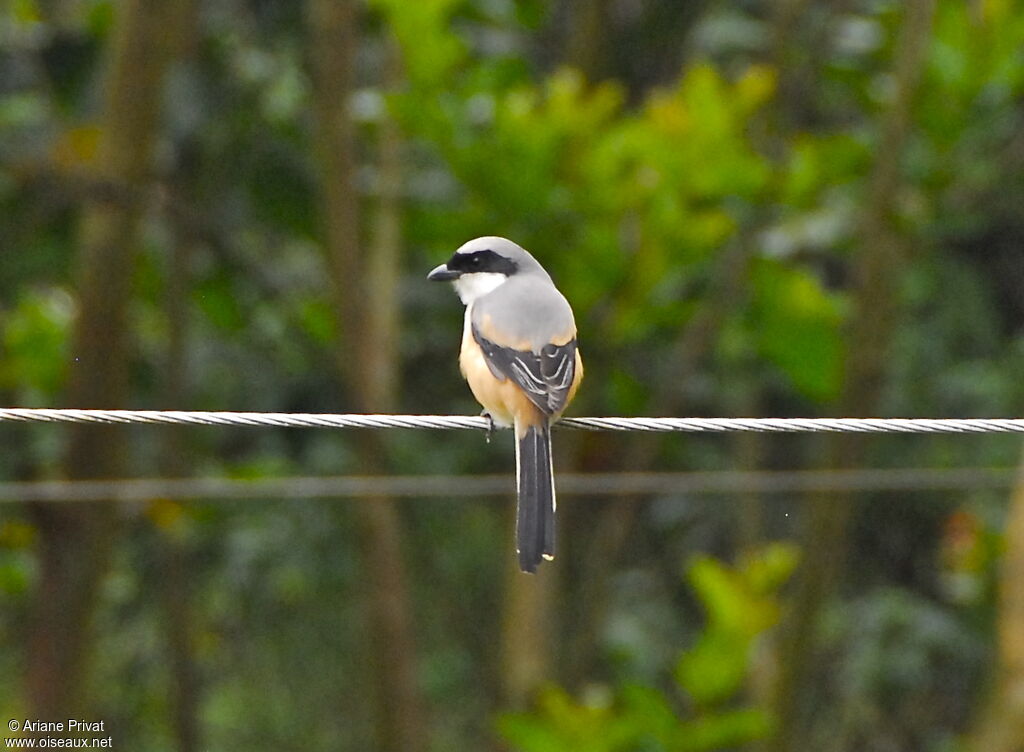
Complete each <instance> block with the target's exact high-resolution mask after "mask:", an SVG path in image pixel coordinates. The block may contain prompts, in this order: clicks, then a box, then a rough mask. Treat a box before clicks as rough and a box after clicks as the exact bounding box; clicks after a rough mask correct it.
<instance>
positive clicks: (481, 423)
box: [0, 408, 1024, 433]
mask: <svg viewBox="0 0 1024 752" xmlns="http://www.w3.org/2000/svg"><path fill="white" fill-rule="evenodd" d="M0 422H20V423H156V424H164V425H215V426H275V427H289V428H429V429H437V430H449V429H477V430H486V429H487V427H488V424H487V419H486V418H482V417H477V416H468V415H356V414H330V413H260V412H201V411H185V410H65V409H60V410H56V409H38V408H0ZM558 424H559V425H560V426H562V427H565V428H575V429H582V430H589V431H655V432H672V431H678V432H685V433H709V432H710V433H726V432H729V433H734V432H742V431H752V432H758V433H822V432H826V433H1024V419H1022V418H948V419H947V418H563V419H561V420H560V421H559V423H558Z"/></svg>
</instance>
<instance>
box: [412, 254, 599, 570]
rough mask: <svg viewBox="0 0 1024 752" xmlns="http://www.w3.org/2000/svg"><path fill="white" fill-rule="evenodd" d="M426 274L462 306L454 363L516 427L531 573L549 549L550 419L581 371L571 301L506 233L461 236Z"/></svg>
mask: <svg viewBox="0 0 1024 752" xmlns="http://www.w3.org/2000/svg"><path fill="white" fill-rule="evenodd" d="M427 279H428V280H431V281H434V282H451V283H452V285H453V286H454V288H455V292H456V293H458V296H459V298H460V299H461V300H462V303H463V304H464V305H465V306H466V313H465V323H464V325H463V331H462V347H461V350H460V352H459V368H460V370H461V371H462V375H463V377H464V378H465V379H466V382H467V383H468V384H469V388H470V391H471V392H472V393H473V396H474V397H476V400H477V401H478V402H479V403H480V405H481V406H482V407H483V415H484V416H485V417H487V418H488V420H489V424H488V425H489V426H498V427H501V428H513V429H514V431H515V447H516V497H517V505H516V551H517V554H518V560H519V568H520V569H521V570H522V571H523V572H530V573H533V572H536V570H537V567H538V565H539V564H540V563H541V562H542V561H544V560H547V561H550V560H552V559H554V556H555V506H556V502H555V483H554V471H553V467H552V461H551V425H552V423H553V422H554V421H556V420H557V419H558V418H559V416H561V414H562V412H563V411H564V410H565V408H566V407H567V406H568V405H569V403H570V402H571V401H572V399H573V397H574V396H575V395H576V390H577V389H578V388H579V385H580V381H581V380H582V378H583V360H582V358H581V357H580V351H579V346H578V344H577V337H576V321H575V318H574V317H573V312H572V308H571V307H570V305H569V302H568V301H567V300H566V299H565V296H564V295H562V293H560V292H559V291H558V288H556V287H555V283H554V282H553V281H552V279H551V276H550V275H549V274H548V273H547V272H546V271H545V270H544V267H543V266H541V265H540V262H538V261H537V259H535V258H534V257H533V256H532V255H530V253H529V252H527V251H526V249H524V248H522V247H521V246H519V245H517V244H516V243H514V242H512V241H511V240H508V239H507V238H502V237H496V236H485V237H480V238H474V239H473V240H470V241H468V242H467V243H465V244H463V245H462V246H461V247H459V249H458V250H456V251H455V253H453V254H452V257H451V258H450V259H448V261H447V262H445V263H443V264H440V265H438V266H436V267H435V268H434V269H432V270H431V272H430V273H429V274H428V275H427Z"/></svg>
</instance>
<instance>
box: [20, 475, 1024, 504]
mask: <svg viewBox="0 0 1024 752" xmlns="http://www.w3.org/2000/svg"><path fill="white" fill-rule="evenodd" d="M1014 475H1015V471H1014V470H1013V469H1011V468H981V467H964V468H889V469H863V470H788V471H762V470H759V471H735V470H719V471H710V472H647V473H631V472H624V473H559V474H558V479H557V481H558V492H559V493H560V494H565V495H575V496H590V497H594V496H617V495H621V494H645V495H652V496H681V495H695V494H738V493H759V494H785V493H806V492H811V491H825V492H837V491H859V492H867V491H905V492H906V491H914V492H920V491H964V490H971V489H1001V488H1006V487H1008V486H1010V485H1012V483H1013V482H1014ZM514 490H515V483H514V480H513V478H512V475H511V473H508V474H502V475H468V476H463V475H375V476H366V475H363V476H359V475H355V476H351V475H350V476H320V477H290V478H259V479H250V480H247V479H239V478H131V479H123V480H81V481H64V480H51V481H12V482H7V483H0V503H5V502H29V501H45V502H67V501H70V502H74V501H108V500H109V501H125V502H127V501H150V500H153V499H165V500H176V501H187V500H192V499H204V500H232V499H234V500H257V499H331V498H334V499H341V498H353V497H365V498H373V497H380V496H386V497H391V498H396V497H401V498H411V497H417V498H426V497H439V498H462V497H480V496H503V495H510V494H512V493H513V492H514Z"/></svg>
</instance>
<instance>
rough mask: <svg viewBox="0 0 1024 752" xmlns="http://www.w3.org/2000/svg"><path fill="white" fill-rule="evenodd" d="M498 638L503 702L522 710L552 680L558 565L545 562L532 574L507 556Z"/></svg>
mask: <svg viewBox="0 0 1024 752" xmlns="http://www.w3.org/2000/svg"><path fill="white" fill-rule="evenodd" d="M507 559H508V568H507V574H506V579H505V582H506V586H505V597H504V609H505V613H504V615H503V619H504V621H503V624H502V639H501V681H502V688H501V689H502V704H503V707H504V708H505V709H508V710H524V709H525V708H526V707H527V706H528V704H529V701H530V698H531V697H532V696H533V693H534V692H535V691H536V690H537V689H539V688H540V687H541V686H542V685H543V684H544V683H546V682H550V681H552V671H551V667H552V660H551V659H552V633H553V631H554V630H553V624H552V621H553V620H554V619H555V618H556V614H555V613H554V605H555V604H556V603H557V600H556V598H555V594H556V592H557V585H558V581H557V576H558V572H559V570H558V568H557V567H556V566H555V565H552V564H548V565H547V566H542V567H540V568H539V569H538V570H537V573H536V574H534V575H525V574H523V573H522V572H520V571H519V566H518V564H517V562H516V560H515V557H513V556H509V557H507Z"/></svg>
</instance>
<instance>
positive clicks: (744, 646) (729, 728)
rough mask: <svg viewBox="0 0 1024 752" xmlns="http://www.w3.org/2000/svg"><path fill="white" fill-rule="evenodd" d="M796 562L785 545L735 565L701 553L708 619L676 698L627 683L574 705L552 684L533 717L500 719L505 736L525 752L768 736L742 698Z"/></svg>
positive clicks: (698, 577) (697, 585)
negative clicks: (740, 698) (740, 696)
mask: <svg viewBox="0 0 1024 752" xmlns="http://www.w3.org/2000/svg"><path fill="white" fill-rule="evenodd" d="M796 559H797V554H796V551H795V550H794V549H793V548H792V547H791V546H787V545H784V544H775V545H771V546H768V547H766V548H765V549H763V550H761V551H757V552H752V553H750V554H748V555H747V556H746V557H744V560H743V561H741V562H740V563H739V564H738V565H737V566H736V567H728V566H725V565H723V564H721V563H720V562H718V561H716V560H714V559H712V558H710V557H698V558H697V559H696V560H694V561H693V562H692V563H691V564H690V565H689V567H688V568H687V579H688V581H689V583H690V586H691V587H692V588H693V590H694V591H695V593H696V595H697V598H698V599H699V600H700V602H701V604H702V605H703V607H704V609H705V611H706V612H707V617H706V623H705V625H704V627H703V629H702V630H701V631H700V632H699V634H698V635H697V638H696V641H695V643H694V644H693V646H692V647H691V648H689V649H688V650H686V651H684V652H683V653H682V655H681V656H680V657H679V658H678V660H677V662H676V666H675V672H674V679H675V687H674V688H673V689H674V691H673V692H672V693H666V692H663V691H661V690H659V689H655V688H652V687H644V686H640V685H636V684H626V685H623V686H621V687H617V688H615V689H614V690H607V689H599V688H594V689H592V690H590V691H589V692H587V693H585V695H584V696H583V697H582V698H581V699H580V700H575V699H573V697H572V696H571V695H569V694H568V693H567V692H566V691H565V690H563V689H560V688H558V687H548V688H547V689H545V690H542V691H541V693H540V695H539V697H538V698H537V709H536V710H535V711H534V712H533V713H528V714H526V713H520V714H509V715H506V716H503V717H502V718H501V719H500V720H499V728H500V729H501V732H502V734H503V736H504V737H505V738H506V739H507V740H508V741H509V742H511V743H512V744H513V745H515V746H516V748H518V749H521V750H524V752H554V751H555V750H564V749H573V750H579V751H580V752H618V751H621V750H646V751H648V752H656V751H665V752H669V751H673V750H676V751H678V752H684V751H686V752H700V751H702V750H714V749H721V748H723V747H735V746H736V745H739V744H744V743H747V742H751V741H755V740H758V739H763V738H765V737H766V736H767V735H769V734H770V733H771V729H772V718H771V715H770V714H769V713H768V712H767V711H766V710H765V709H763V708H756V707H749V706H748V707H744V706H743V703H742V702H740V703H737V702H736V701H735V700H736V698H737V697H738V696H739V695H740V694H741V693H742V691H743V689H744V686H745V682H747V681H748V680H749V673H750V669H751V664H752V662H753V659H754V653H755V650H756V647H757V641H758V639H759V638H760V637H762V636H763V634H764V633H765V632H766V631H767V630H768V629H770V628H771V627H773V626H774V625H775V624H776V623H777V622H778V620H779V616H780V604H779V598H778V591H779V588H780V587H781V586H782V585H783V584H784V583H785V581H786V580H787V579H788V578H789V576H790V574H791V573H792V571H793V568H794V567H795V566H796ZM613 692H614V694H613ZM680 693H681V694H682V698H681V697H679V696H678V695H679V694H680ZM683 698H685V699H683ZM681 704H682V706H683V707H682V709H681V708H680V705H681Z"/></svg>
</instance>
